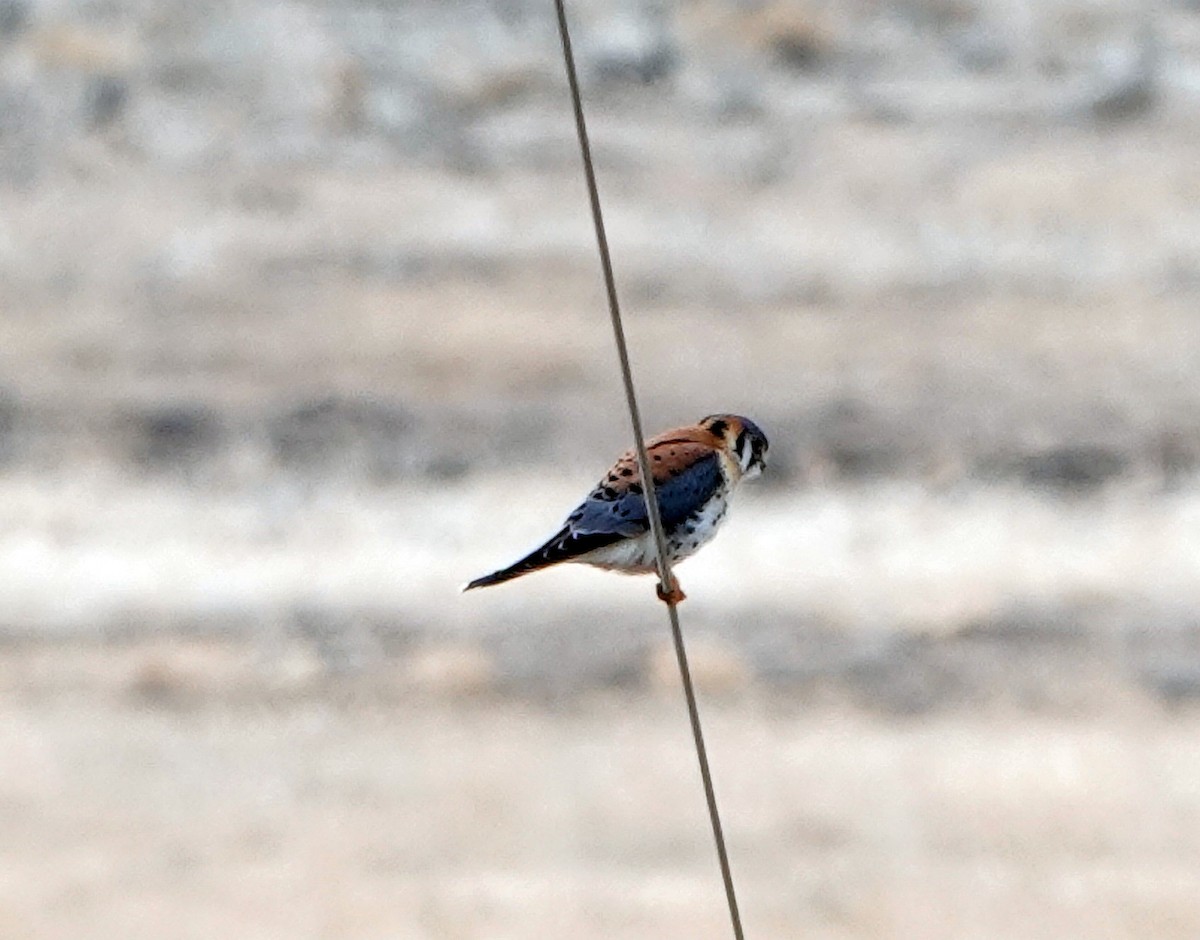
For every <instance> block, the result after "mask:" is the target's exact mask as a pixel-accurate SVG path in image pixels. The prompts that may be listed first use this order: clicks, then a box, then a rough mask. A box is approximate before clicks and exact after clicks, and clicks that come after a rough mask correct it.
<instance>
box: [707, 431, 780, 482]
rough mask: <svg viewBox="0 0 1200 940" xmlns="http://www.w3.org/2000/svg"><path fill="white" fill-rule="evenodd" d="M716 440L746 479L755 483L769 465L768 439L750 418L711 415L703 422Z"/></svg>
mask: <svg viewBox="0 0 1200 940" xmlns="http://www.w3.org/2000/svg"><path fill="white" fill-rule="evenodd" d="M700 427H702V428H704V429H705V430H706V431H708V432H709V433H710V434H712V435H713V436H714V437H718V438H720V439H721V440H722V441H723V442H724V444H725V450H726V452H727V453H728V454H729V456H730V457H732V458H733V460H734V462H735V463H736V464H737V465H738V467H740V468H741V471H742V477H743V479H747V480H749V479H753V478H754V477H756V476H758V475H759V474H760V473H762V471H763V469H764V468H765V467H766V465H767V448H768V447H769V446H770V445H769V444H768V443H767V436H766V435H765V434H763V432H762V429H761V428H759V426H758V425H757V424H755V423H754V422H753V421H751V420H750V419H749V418H743V417H742V416H741V415H709V416H708V417H707V418H703V419H701V421H700Z"/></svg>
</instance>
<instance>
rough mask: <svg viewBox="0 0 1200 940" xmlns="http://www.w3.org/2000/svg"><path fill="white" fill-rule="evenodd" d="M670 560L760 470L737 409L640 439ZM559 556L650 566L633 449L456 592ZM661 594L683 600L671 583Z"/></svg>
mask: <svg viewBox="0 0 1200 940" xmlns="http://www.w3.org/2000/svg"><path fill="white" fill-rule="evenodd" d="M646 450H647V453H648V456H649V458H650V467H651V470H652V473H653V475H654V486H655V493H656V495H657V497H658V507H659V512H660V514H661V515H662V521H663V528H664V530H665V534H666V540H667V548H668V551H669V552H670V560H671V562H677V561H681V560H682V559H684V558H687V557H688V556H689V555H691V554H693V553H694V552H696V551H697V550H698V549H699V548H700V547H701V546H702V545H704V544H705V543H706V542H707V541H708V540H709V539H711V538H712V537H713V536H714V535H715V534H716V532H717V527H718V526H719V525H720V524H721V522H722V520H723V519H724V518H725V512H726V509H727V508H728V506H729V498H730V497H731V496H732V495H733V491H734V489H735V488H736V487H737V485H738V484H739V483H740V482H741V481H742V480H745V479H751V478H753V477H756V476H758V475H759V473H761V472H762V469H763V467H764V466H765V465H766V459H767V438H766V435H764V434H763V432H762V431H761V430H759V428H758V425H756V424H755V423H754V422H753V421H751V420H750V419H749V418H742V417H739V416H738V415H709V416H708V417H707V418H704V419H703V420H701V421H700V422H699V423H698V424H694V425H691V426H690V427H684V428H677V429H675V430H673V431H667V432H665V433H663V434H660V435H658V436H657V437H655V438H651V439H650V440H649V441H647V442H646ZM563 562H580V563H582V564H585V565H594V566H596V567H597V568H608V569H610V570H613V571H621V572H625V573H628V574H644V573H649V572H653V571H654V570H655V551H654V536H653V534H652V533H651V531H650V520H649V519H648V517H647V514H646V500H645V496H644V495H643V492H642V483H641V473H640V472H639V469H638V462H637V454H636V453H635V452H634V451H629V452H628V453H626V454H624V455H623V456H622V457H621V458H620V459H619V460H618V461H617V462H616V463H615V464H614V465H613V468H612V469H611V470H609V471H608V473H607V474H606V475H605V477H604V479H602V480H601V481H600V482H599V483H597V484H596V488H595V489H594V490H592V492H591V493H589V494H588V497H587V499H585V500H584V501H583V502H582V503H580V504H579V506H578V507H577V508H576V509H575V511H574V512H572V513H571V514H570V515H569V516H567V521H566V522H564V523H563V526H562V528H561V529H559V530H558V531H557V532H555V533H554V535H552V536H551V537H550V538H549V540H547V542H546V543H545V544H544V545H542V546H541V547H540V548H536V549H534V550H533V551H532V552H530V553H529V554H528V555H526V556H525V557H524V558H522V559H521V560H520V561H518V562H515V563H514V564H511V565H509V566H508V567H507V568H502V569H500V570H499V571H496V572H493V573H492V574H489V575H484V576H483V577H482V578H476V579H475V580H474V581H472V582H471V583H470V584H468V585H467V586H466V587H465V588H463V590H466V591H469V590H471V589H472V588H479V587H488V586H489V585H492V584H500V583H501V582H503V581H511V580H512V579H513V578H519V577H520V576H521V575H523V574H529V572H531V571H538V570H539V569H541V568H549V567H550V566H551V565H557V564H561V563H563ZM659 593H660V596H662V597H663V599H664V600H670V601H680V600H683V592H682V591H680V590H679V586H678V585H673V586H672V587H671V589H670V590H669V591H667V592H666V593H665V594H664V593H663V591H662V588H661V586H660V588H659Z"/></svg>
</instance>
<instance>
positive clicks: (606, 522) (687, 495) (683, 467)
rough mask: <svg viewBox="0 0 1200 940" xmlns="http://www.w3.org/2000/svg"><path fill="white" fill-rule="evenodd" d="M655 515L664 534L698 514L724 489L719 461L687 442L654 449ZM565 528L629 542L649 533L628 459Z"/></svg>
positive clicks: (641, 494) (634, 468)
mask: <svg viewBox="0 0 1200 940" xmlns="http://www.w3.org/2000/svg"><path fill="white" fill-rule="evenodd" d="M650 460H651V467H652V473H653V477H654V485H655V493H656V495H657V496H658V508H659V513H660V514H661V515H662V520H663V525H664V527H666V528H667V529H668V531H669V530H670V529H672V528H674V527H675V526H677V525H679V524H680V523H682V522H683V521H684V520H685V519H687V517H688V516H690V515H691V514H692V513H694V512H695V511H696V510H698V509H699V508H700V507H701V506H703V505H704V504H705V503H706V502H708V500H709V499H710V498H711V497H712V495H713V493H714V492H716V491H717V489H718V488H720V487H721V486H722V485H723V484H724V479H723V477H722V474H721V465H720V458H719V456H718V455H717V453H716V452H715V451H714V450H713V449H712V448H711V447H708V446H706V445H704V444H700V443H696V442H693V441H665V442H662V443H657V442H656V446H655V447H654V448H653V449H652V452H651V453H650ZM567 527H568V528H569V529H570V530H571V531H572V532H573V533H577V534H579V535H585V534H611V535H616V536H624V537H633V536H637V535H641V534H642V533H643V532H645V531H646V530H647V529H648V528H649V527H650V520H649V516H648V513H647V509H646V497H645V491H644V489H643V487H642V484H641V474H640V473H639V472H638V467H637V461H636V458H635V457H633V455H626V456H625V457H623V458H622V459H621V460H619V461H618V462H617V464H616V466H614V467H613V469H612V470H611V471H610V472H609V474H608V475H607V476H606V477H605V478H604V479H603V480H601V481H600V483H599V484H597V486H596V488H595V489H594V490H592V492H591V493H590V494H589V495H588V497H587V499H585V500H584V501H583V502H582V503H581V504H580V505H579V506H578V507H577V508H576V509H575V511H574V512H572V513H571V515H570V516H568V517H567Z"/></svg>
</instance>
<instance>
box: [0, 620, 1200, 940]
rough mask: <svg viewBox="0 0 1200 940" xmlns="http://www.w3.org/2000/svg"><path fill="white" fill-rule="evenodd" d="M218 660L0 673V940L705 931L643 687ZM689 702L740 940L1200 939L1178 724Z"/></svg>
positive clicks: (703, 901)
mask: <svg viewBox="0 0 1200 940" xmlns="http://www.w3.org/2000/svg"><path fill="white" fill-rule="evenodd" d="M245 657H246V651H245V650H242V649H237V648H230V647H227V646H223V645H221V644H197V643H192V644H184V645H183V646H182V647H181V646H180V645H179V642H178V641H173V642H172V643H170V644H166V645H163V646H159V647H150V648H136V647H135V648H125V649H123V650H120V651H114V650H112V649H111V648H104V649H99V650H94V651H91V652H90V653H89V654H87V655H86V656H81V655H80V654H79V653H75V654H74V655H71V656H67V657H65V659H66V662H65V664H64V663H63V662H61V661H60V659H59V657H57V656H52V655H49V654H47V653H46V652H45V651H44V650H37V649H34V650H30V651H26V652H24V653H19V654H16V655H14V654H12V653H10V654H9V655H8V656H6V666H5V675H4V680H3V685H2V686H0V688H2V692H0V695H2V697H3V710H2V712H3V716H4V717H3V719H2V720H0V741H2V742H3V747H0V755H2V756H0V768H2V773H0V806H2V807H3V814H4V825H3V828H4V832H5V833H6V837H5V839H4V840H3V847H2V848H0V864H2V865H3V867H4V872H5V877H4V880H3V889H2V892H0V910H2V911H3V916H4V922H3V927H4V933H5V935H6V936H10V937H13V938H24V937H39V938H40V937H77V936H106V937H107V936H111V937H128V938H142V937H145V938H151V937H155V938H157V937H165V936H170V937H209V936H212V935H213V934H217V933H221V934H227V935H231V936H237V937H248V938H255V937H262V938H270V937H280V936H288V937H413V938H417V937H497V938H501V937H514V938H515V937H527V936H530V935H548V934H553V935H569V936H580V937H590V936H597V937H598V936H605V937H631V938H632V937H644V936H647V935H652V936H662V937H681V938H682V937H695V936H714V937H716V936H723V935H725V933H726V929H727V928H726V927H725V926H724V925H723V924H722V917H723V909H722V897H721V893H720V889H719V880H718V876H717V872H716V867H715V862H714V859H713V853H712V847H711V844H710V840H709V836H708V833H707V828H706V820H705V817H704V805H703V799H702V796H701V793H700V790H699V781H698V774H697V772H696V769H695V766H694V760H693V755H692V752H691V747H690V739H689V737H688V733H687V730H686V718H685V715H684V713H683V707H682V702H681V701H680V700H679V697H678V695H677V694H676V690H675V689H673V688H669V687H668V685H669V683H665V682H664V683H663V685H662V687H661V688H659V689H658V690H657V691H653V690H651V691H626V692H615V693H595V694H589V695H583V696H577V697H571V698H569V699H565V700H559V701H556V702H554V703H550V702H546V701H542V702H531V701H523V700H521V699H520V698H519V697H517V698H514V697H513V696H503V697H499V698H496V697H494V696H492V695H488V694H481V693H471V694H467V693H459V694H457V695H454V696H451V697H449V698H447V697H446V695H445V694H444V692H443V693H440V694H438V695H432V696H431V695H430V694H429V693H415V694H400V693H397V692H396V689H395V683H393V682H388V681H383V680H381V679H380V677H379V676H376V677H375V679H374V680H373V681H368V680H364V679H362V678H360V679H358V680H355V681H347V680H343V681H341V682H328V681H323V682H312V681H300V680H298V679H297V678H295V676H293V677H292V678H290V679H287V680H283V679H278V678H277V679H276V682H275V684H274V686H273V687H269V686H268V687H265V686H266V685H267V684H264V683H248V682H246V681H245V679H246V677H245V676H244V675H242V676H241V678H240V679H238V678H237V677H236V676H232V675H230V672H229V670H230V664H231V663H237V662H238V661H241V660H243V659H244V658H245ZM64 665H65V668H64ZM240 668H241V669H242V670H243V671H244V666H243V667H240ZM64 673H65V675H64ZM704 707H705V718H706V720H707V730H708V736H709V743H710V746H711V749H712V754H713V764H714V772H715V774H716V776H717V780H718V792H719V798H720V799H721V801H722V805H723V808H724V813H725V819H726V828H727V833H728V839H729V844H730V850H731V854H732V860H733V865H734V870H735V876H736V879H737V884H738V887H739V890H740V894H741V902H742V908H743V911H744V914H745V923H746V931H747V935H748V936H755V937H778V938H785V937H795V936H797V935H804V936H819V937H831V938H832V937H847V938H849V937H905V936H914V935H917V936H922V937H929V938H943V937H944V938H961V937H1021V938H1047V940H1049V938H1059V937H1063V936H1074V935H1079V934H1086V935H1087V936H1096V937H1112V938H1125V937H1144V936H1147V935H1150V936H1154V937H1161V938H1164V940H1167V938H1176V937H1178V938H1181V940H1182V938H1188V937H1193V936H1195V934H1196V931H1197V930H1200V902H1198V901H1197V898H1200V858H1198V857H1197V852H1198V851H1200V850H1198V848H1197V846H1200V799H1198V795H1197V790H1196V787H1197V784H1196V781H1197V780H1198V779H1200V748H1198V747H1197V745H1196V734H1197V731H1198V728H1197V722H1196V718H1195V715H1194V714H1191V713H1174V714H1164V713H1163V712H1162V711H1161V710H1157V709H1154V708H1147V707H1145V706H1144V705H1141V706H1139V705H1138V704H1137V703H1129V702H1124V703H1112V704H1110V706H1109V707H1107V708H1104V709H1102V710H1099V711H1093V712H1084V713H1075V714H1070V713H1062V714H1041V715H1030V714H1028V713H1027V712H1026V711H1021V710H1015V711H1014V710H1012V709H1007V708H993V709H984V710H978V709H967V710H955V711H952V712H948V713H945V714H939V715H936V716H933V717H926V718H923V719H921V720H911V719H905V718H895V717H892V718H888V717H886V716H879V715H871V714H868V713H863V712H862V711H859V710H854V709H847V708H845V707H830V706H828V705H821V704H817V705H813V704H800V703H798V702H797V701H796V700H795V699H794V698H791V697H789V696H780V695H778V694H765V693H763V692H762V691H760V690H754V689H752V688H740V689H726V690H725V691H724V692H722V693H719V694H714V693H709V694H707V695H706V700H705V702H704Z"/></svg>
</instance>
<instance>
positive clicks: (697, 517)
mask: <svg viewBox="0 0 1200 940" xmlns="http://www.w3.org/2000/svg"><path fill="white" fill-rule="evenodd" d="M728 508H729V501H728V499H727V498H726V496H725V495H724V494H723V493H718V494H717V495H716V496H714V497H713V498H712V499H710V500H709V501H708V502H707V503H705V504H704V506H702V507H701V508H700V509H698V510H697V511H696V512H694V513H693V514H692V515H691V516H689V517H688V519H687V520H686V521H685V522H683V523H682V524H680V525H678V526H676V527H675V528H674V529H673V530H672V531H670V532H668V533H667V550H668V551H669V552H670V554H671V562H672V563H674V562H677V561H682V560H683V559H685V558H687V557H689V556H690V555H693V554H695V553H696V552H697V551H699V550H700V549H701V548H702V547H703V546H704V545H705V544H706V543H708V542H709V541H711V539H712V537H713V536H714V535H716V534H717V529H718V528H719V527H720V525H721V523H722V522H723V521H724V519H725V514H726V512H727V510H728ZM575 560H576V561H579V562H582V563H584V564H587V565H595V566H596V567H597V568H611V569H613V570H616V571H624V572H628V573H629V574H644V573H647V572H651V571H653V570H654V568H655V552H654V538H653V536H652V535H651V533H649V532H645V533H643V534H642V535H639V536H637V537H636V538H631V539H622V540H621V541H620V542H615V543H614V544H612V545H606V546H605V547H604V548H598V549H596V550H595V551H594V552H589V553H588V554H586V555H582V556H580V557H579V558H577V559H575Z"/></svg>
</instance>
